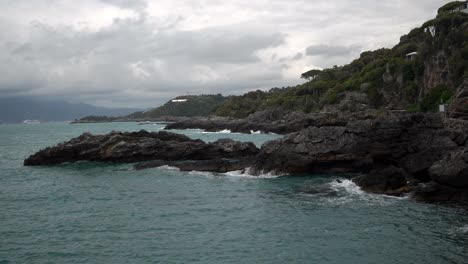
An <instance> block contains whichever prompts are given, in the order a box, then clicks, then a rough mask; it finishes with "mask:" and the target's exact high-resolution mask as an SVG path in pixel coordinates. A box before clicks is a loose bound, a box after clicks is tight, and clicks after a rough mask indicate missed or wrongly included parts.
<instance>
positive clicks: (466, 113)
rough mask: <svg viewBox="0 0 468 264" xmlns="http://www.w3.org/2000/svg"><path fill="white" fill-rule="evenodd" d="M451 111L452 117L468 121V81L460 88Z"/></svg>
mask: <svg viewBox="0 0 468 264" xmlns="http://www.w3.org/2000/svg"><path fill="white" fill-rule="evenodd" d="M450 111H451V112H450V117H453V118H461V119H465V120H468V80H465V81H464V82H463V84H462V85H460V87H458V89H457V92H456V93H455V96H454V97H453V100H452V105H451V109H450Z"/></svg>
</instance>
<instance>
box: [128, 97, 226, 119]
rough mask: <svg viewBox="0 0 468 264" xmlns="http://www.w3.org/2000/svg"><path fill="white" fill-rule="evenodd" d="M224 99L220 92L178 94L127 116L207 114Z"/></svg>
mask: <svg viewBox="0 0 468 264" xmlns="http://www.w3.org/2000/svg"><path fill="white" fill-rule="evenodd" d="M225 99H226V98H225V97H223V96H222V95H221V94H217V95H198V96H195V95H188V96H178V97H176V98H174V99H172V100H169V101H168V102H167V103H165V104H164V105H162V106H160V107H157V108H154V109H151V110H149V111H146V112H136V113H133V114H130V115H128V118H134V119H154V118H159V117H162V116H186V117H192V116H207V115H209V114H211V113H212V112H213V111H214V110H215V109H216V108H217V107H219V106H220V105H221V104H222V103H223V102H224V100H225Z"/></svg>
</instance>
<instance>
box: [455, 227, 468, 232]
mask: <svg viewBox="0 0 468 264" xmlns="http://www.w3.org/2000/svg"><path fill="white" fill-rule="evenodd" d="M457 231H458V232H460V233H462V234H466V233H468V225H464V226H462V227H459V228H457Z"/></svg>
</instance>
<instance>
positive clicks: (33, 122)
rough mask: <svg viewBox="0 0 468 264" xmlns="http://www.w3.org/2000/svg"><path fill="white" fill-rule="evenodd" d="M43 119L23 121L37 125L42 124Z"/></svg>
mask: <svg viewBox="0 0 468 264" xmlns="http://www.w3.org/2000/svg"><path fill="white" fill-rule="evenodd" d="M40 123H41V121H39V120H24V121H23V124H26V125H37V124H40Z"/></svg>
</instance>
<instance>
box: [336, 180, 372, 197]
mask: <svg viewBox="0 0 468 264" xmlns="http://www.w3.org/2000/svg"><path fill="white" fill-rule="evenodd" d="M329 185H330V187H331V189H333V190H334V191H337V192H339V191H346V192H348V193H350V194H355V195H362V194H365V192H364V191H363V190H362V189H361V187H359V186H357V185H356V184H355V183H354V182H353V181H352V180H348V179H345V180H335V181H332V182H330V183H329Z"/></svg>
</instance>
